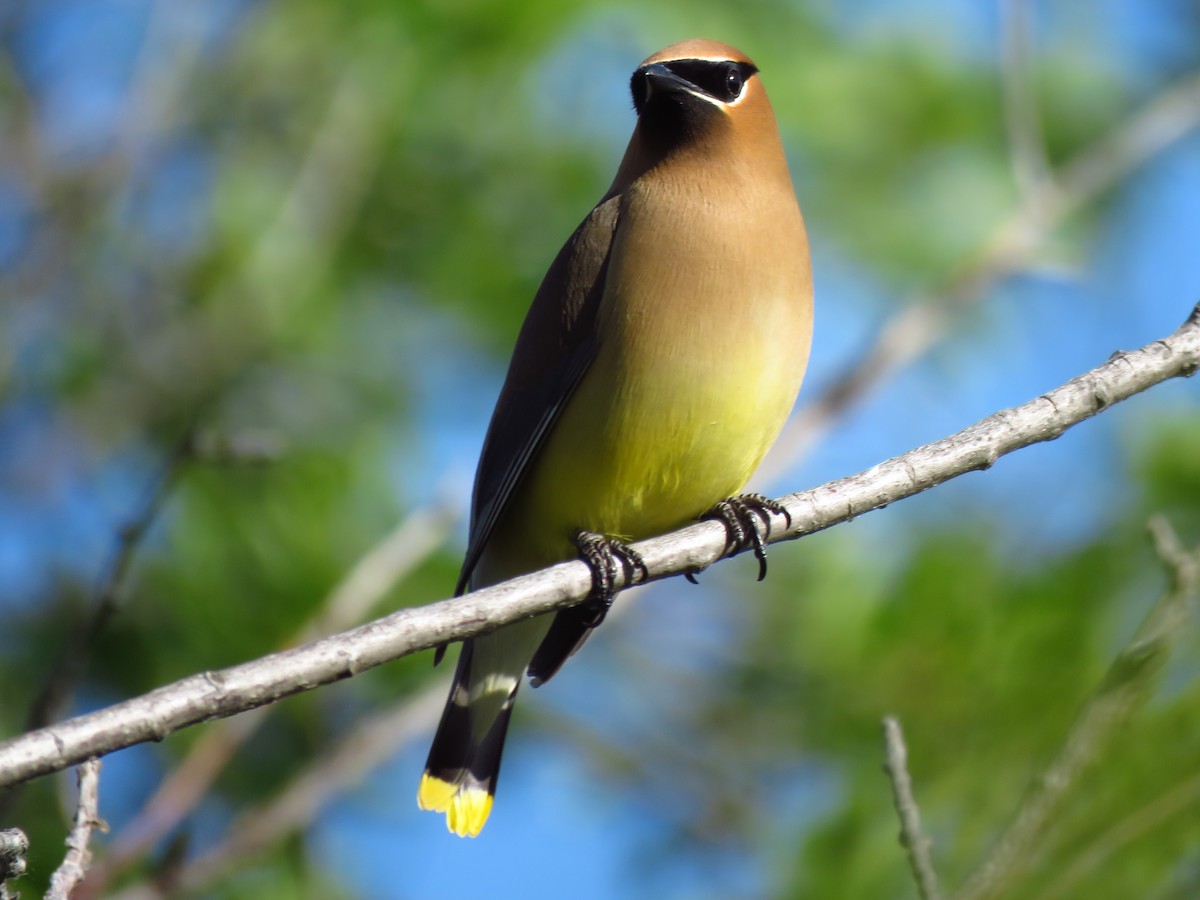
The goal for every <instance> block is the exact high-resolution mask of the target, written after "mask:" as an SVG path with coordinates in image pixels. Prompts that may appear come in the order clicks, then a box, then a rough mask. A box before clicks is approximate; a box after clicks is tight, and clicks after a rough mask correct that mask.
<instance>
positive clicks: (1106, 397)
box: [0, 306, 1200, 785]
mask: <svg viewBox="0 0 1200 900" xmlns="http://www.w3.org/2000/svg"><path fill="white" fill-rule="evenodd" d="M1197 369H1200V306H1197V307H1196V308H1195V309H1194V310H1193V311H1192V314H1191V316H1189V318H1188V320H1187V321H1186V322H1185V323H1184V324H1183V325H1182V326H1180V328H1179V329H1178V330H1177V331H1175V333H1174V334H1171V335H1169V336H1168V337H1166V338H1163V339H1161V340H1158V341H1154V342H1153V343H1151V344H1149V345H1147V346H1145V347H1143V348H1141V349H1140V350H1135V351H1132V352H1128V353H1117V354H1114V355H1113V356H1112V357H1111V358H1110V359H1109V361H1108V362H1106V363H1104V364H1103V365H1101V366H1098V367H1097V368H1095V369H1093V370H1091V371H1090V372H1087V373H1085V374H1083V375H1081V376H1079V377H1077V378H1073V379H1072V380H1071V381H1069V382H1067V383H1066V384H1065V385H1062V386H1061V387H1059V388H1056V389H1055V390H1053V391H1050V392H1049V393H1047V394H1043V395H1042V396H1041V397H1038V398H1036V399H1034V400H1031V401H1030V402H1028V403H1026V404H1024V405H1022V406H1020V407H1016V408H1014V409H1007V410H1002V411H1001V412H998V413H996V414H995V415H992V416H989V417H988V418H986V419H984V420H982V421H980V422H977V423H976V424H975V425H972V426H971V427H969V428H966V429H964V430H962V431H960V432H958V433H957V434H954V435H951V436H950V437H948V438H944V439H942V440H940V441H935V442H934V443H932V444H927V445H925V446H924V447H920V448H918V449H916V450H912V451H910V452H908V453H905V454H903V455H902V456H898V457H896V458H895V459H891V460H888V461H887V462H884V463H880V464H879V465H877V466H874V467H872V468H871V469H868V470H867V471H865V472H861V473H859V474H857V475H852V476H849V477H847V478H842V479H838V480H837V481H832V482H829V483H828V484H825V485H822V486H821V487H818V488H814V489H812V490H809V491H805V492H803V493H799V494H791V495H789V496H787V497H785V498H783V500H782V503H783V505H784V507H785V508H786V510H787V513H788V515H789V516H790V524H786V522H785V520H784V517H783V516H781V515H777V516H773V521H772V525H773V534H772V535H771V540H772V541H779V540H793V539H795V538H798V537H800V536H802V535H805V534H811V533H813V532H816V531H820V530H822V529H825V528H829V527H831V526H833V525H836V524H839V523H841V522H845V521H848V520H850V519H853V518H854V517H856V516H858V515H861V514H863V513H866V512H870V511H872V510H875V509H880V508H882V507H884V506H887V505H888V504H890V503H893V502H895V501H897V500H901V499H903V498H905V497H910V496H912V495H913V494H917V493H920V492H921V491H924V490H927V489H929V488H931V487H933V486H935V485H937V484H940V483H941V482H943V481H948V480H950V479H951V478H955V477H957V476H959V475H962V474H964V473H966V472H972V471H978V470H980V469H986V468H988V467H990V466H991V465H992V464H993V463H995V462H996V460H997V459H998V458H999V457H1001V456H1003V455H1005V454H1007V453H1011V452H1013V451H1014V450H1018V449H1020V448H1022V447H1027V446H1029V445H1031V444H1035V443H1039V442H1041V441H1049V440H1053V439H1054V438H1056V437H1058V436H1059V435H1061V434H1062V433H1063V432H1064V431H1066V430H1067V429H1068V428H1070V427H1072V426H1073V425H1076V424H1078V423H1079V422H1082V421H1084V420H1085V419H1088V418H1091V417H1092V416H1094V415H1096V414H1097V413H1100V412H1102V411H1103V410H1105V409H1107V408H1108V407H1110V406H1112V405H1113V404H1114V403H1118V402H1120V401H1122V400H1125V399H1128V398H1129V397H1132V396H1133V395H1135V394H1137V393H1140V392H1141V391H1144V390H1146V389H1148V388H1150V387H1152V386H1154V385H1156V384H1159V383H1161V382H1163V381H1166V380H1168V379H1171V378H1176V377H1183V376H1188V375H1192V374H1195V372H1196V371H1197ZM635 549H636V550H637V551H638V553H639V555H640V556H641V557H642V559H643V560H644V562H645V563H646V573H645V574H646V577H645V578H643V579H641V580H658V579H660V578H666V577H668V576H670V575H674V574H677V573H680V572H687V571H693V572H694V571H696V570H698V569H703V568H705V567H706V566H708V565H711V564H712V563H714V562H716V561H717V560H718V559H720V558H721V557H722V556H724V555H726V550H727V535H726V531H725V528H724V527H723V526H722V525H721V524H719V523H716V522H702V523H700V524H697V525H692V526H689V527H687V528H684V529H681V530H679V531H676V532H673V533H671V534H669V535H666V536H664V537H660V538H655V539H652V540H647V541H642V542H639V543H638V544H636V545H635ZM591 583H592V577H591V572H590V570H589V569H588V567H587V566H586V565H585V564H584V563H583V562H580V561H573V562H566V563H560V564H558V565H556V566H551V567H550V568H548V569H543V570H541V571H540V572H534V573H531V574H529V575H523V576H520V577H518V578H514V579H512V580H511V581H506V582H504V583H502V584H498V585H495V586H493V587H488V588H485V589H483V590H479V591H475V592H474V593H471V594H467V595H465V596H463V597H457V598H455V599H452V600H443V601H441V602H439V603H434V604H431V605H429V606H424V607H419V608H412V609H404V610H401V611H399V612H396V613H393V614H392V615H390V616H386V617H385V618H382V619H379V620H377V621H375V622H372V623H370V624H368V625H363V626H360V627H358V628H354V629H351V630H349V631H345V632H342V633H341V634H338V635H335V636H333V637H328V638H324V639H322V640H318V641H314V642H312V643H310V644H307V645H305V646H303V647H299V648H296V649H294V650H288V651H285V652H282V653H275V654H271V655H268V656H265V657H262V658H259V659H256V660H254V661H252V662H248V663H243V664H242V665H238V666H233V667H231V668H228V669H223V670H220V671H214V672H205V673H202V674H198V675H193V676H191V677H189V678H185V679H183V680H182V681H177V682H175V683H174V684H170V685H167V686H165V687H162V688H159V689H157V690H154V691H151V692H149V693H147V694H144V695H142V696H140V697H135V698H133V699H131V700H126V701H125V702H123V703H118V704H116V705H114V706H110V707H107V708H105V709H101V710H97V711H96V712H93V713H89V714H88V715H84V716H79V717H77V718H75V719H71V720H69V721H66V722H63V723H61V724H58V725H54V726H51V727H48V728H44V729H42V730H40V731H36V732H33V733H30V734H25V735H21V736H19V737H15V738H12V739H10V740H8V741H5V742H3V743H0V785H6V784H15V783H18V782H21V781H25V780H27V779H29V778H33V777H36V776H38V775H44V774H47V773H49V772H54V771H58V770H59V769H62V768H65V767H66V766H69V765H73V764H75V763H77V762H80V761H82V760H84V759H87V758H89V757H91V756H98V755H102V754H105V753H111V752H112V751H113V750H118V749H121V748H122V747H128V746H131V745H133V744H137V743H141V742H142V741H148V740H162V739H163V738H165V737H166V736H167V735H169V734H171V733H172V732H175V731H178V730H179V729H180V728H184V727H186V726H188V725H194V724H196V723H197V722H202V721H206V720H208V719H213V718H219V717H223V716H230V715H234V714H235V713H239V712H244V711H245V710H248V709H253V708H255V707H259V706H265V705H266V704H268V703H272V702H274V701H275V700H278V699H281V698H283V697H287V696H290V695H292V694H295V693H299V692H301V691H306V690H311V689H312V688H314V687H316V686H318V685H320V684H328V683H330V682H333V681H338V680H341V679H343V678H349V677H351V676H353V675H357V674H358V673H360V672H363V671H365V670H366V669H370V668H373V667H375V666H378V665H382V664H383V663H385V662H390V661H392V660H394V659H399V658H400V657H402V656H407V655H408V654H411V653H415V652H417V651H419V650H425V649H429V648H432V647H436V646H439V645H441V644H445V643H449V642H452V641H460V640H464V639H466V638H468V637H473V636H475V635H478V634H484V633H486V632H489V631H493V630H495V629H496V628H499V627H501V626H502V625H507V624H509V623H510V622H515V621H518V620H520V619H524V618H528V617H530V616H535V615H540V614H542V613H548V612H552V611H554V610H557V609H562V608H564V607H567V606H571V605H573V604H577V603H579V602H580V601H581V600H582V599H583V598H584V597H585V596H586V595H587V594H588V592H589V591H590V590H591ZM627 586H628V581H627V579H626V577H625V576H624V574H623V573H618V577H617V579H616V587H617V589H618V590H619V589H622V588H624V587H627Z"/></svg>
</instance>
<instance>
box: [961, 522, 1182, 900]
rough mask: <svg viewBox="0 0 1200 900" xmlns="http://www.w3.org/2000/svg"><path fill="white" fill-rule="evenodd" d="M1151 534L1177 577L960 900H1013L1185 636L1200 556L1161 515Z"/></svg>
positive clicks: (1151, 526)
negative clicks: (1075, 795)
mask: <svg viewBox="0 0 1200 900" xmlns="http://www.w3.org/2000/svg"><path fill="white" fill-rule="evenodd" d="M1149 529H1150V533H1151V536H1152V537H1153V538H1154V543H1155V547H1156V549H1157V550H1158V553H1159V556H1160V557H1161V558H1162V560H1163V562H1164V564H1165V565H1166V567H1167V569H1168V572H1169V574H1170V581H1171V583H1170V585H1169V586H1168V588H1167V590H1166V591H1165V592H1164V593H1163V595H1162V596H1161V597H1160V598H1159V599H1158V600H1157V601H1156V602H1155V604H1154V606H1153V608H1151V610H1150V612H1149V614H1148V615H1147V616H1146V619H1145V621H1143V622H1142V624H1141V626H1140V627H1139V628H1138V630H1137V632H1136V633H1135V634H1134V635H1133V637H1132V638H1131V639H1130V641H1129V643H1128V644H1126V646H1125V647H1124V648H1123V649H1122V650H1121V652H1120V653H1118V654H1117V657H1116V659H1114V660H1113V662H1112V665H1111V666H1109V669H1108V672H1107V673H1106V674H1105V676H1104V679H1103V680H1102V681H1101V682H1100V685H1099V686H1098V687H1097V688H1096V690H1095V692H1094V693H1093V694H1092V696H1091V697H1090V698H1088V700H1087V702H1086V703H1085V704H1084V706H1083V709H1081V710H1080V712H1079V715H1078V716H1077V717H1076V719H1075V722H1074V723H1073V724H1072V726H1071V730H1070V732H1069V733H1068V734H1067V738H1066V740H1065V741H1064V742H1063V745H1062V748H1061V749H1060V750H1059V752H1058V756H1057V757H1055V759H1054V761H1053V762H1052V763H1051V764H1050V765H1049V767H1048V768H1047V769H1046V771H1045V772H1044V773H1043V774H1042V775H1041V776H1040V777H1039V778H1038V779H1037V781H1036V782H1035V783H1034V785H1033V786H1032V787H1031V788H1030V790H1029V792H1028V793H1027V794H1026V796H1025V799H1024V800H1023V801H1022V803H1021V808H1020V809H1019V810H1018V811H1017V815H1016V817H1015V818H1014V819H1013V821H1012V823H1011V824H1010V825H1009V827H1008V829H1007V830H1006V831H1005V833H1004V835H1003V836H1002V837H1001V838H1000V841H999V843H998V844H997V846H996V849H995V850H994V851H993V853H992V855H991V857H990V858H989V859H988V860H987V861H986V862H985V863H984V864H983V865H982V866H980V867H979V869H978V871H976V872H975V874H973V875H972V876H971V878H970V879H969V880H968V881H967V884H966V886H965V887H964V888H963V890H962V892H961V893H960V894H959V900H984V898H991V897H1000V896H1008V895H1009V894H1010V893H1011V888H1012V886H1013V883H1014V882H1015V880H1016V879H1017V878H1019V877H1020V876H1021V874H1022V873H1023V872H1025V871H1026V870H1028V868H1029V867H1030V866H1031V865H1032V864H1033V862H1034V860H1035V858H1036V851H1037V849H1038V847H1039V845H1040V844H1041V843H1042V842H1043V840H1044V837H1045V832H1046V827H1047V825H1048V824H1049V823H1050V821H1051V818H1052V816H1053V814H1054V812H1055V811H1056V810H1057V809H1058V808H1059V806H1060V804H1061V803H1062V801H1063V799H1064V798H1065V797H1066V796H1067V793H1068V792H1069V791H1070V789H1071V788H1072V787H1073V786H1074V784H1075V783H1076V781H1077V780H1078V778H1079V776H1080V775H1081V774H1082V773H1083V772H1084V771H1085V770H1086V769H1087V768H1088V767H1089V766H1090V765H1091V764H1092V763H1094V762H1095V761H1096V759H1097V758H1098V757H1099V756H1100V754H1101V753H1102V752H1103V751H1104V749H1105V748H1106V747H1107V746H1108V744H1109V742H1110V741H1111V740H1112V739H1113V737H1115V736H1116V735H1117V734H1118V733H1119V732H1120V730H1121V729H1122V728H1123V727H1124V726H1125V725H1126V724H1127V723H1128V721H1129V719H1130V718H1131V717H1132V716H1133V714H1134V713H1135V712H1136V711H1137V710H1138V708H1139V707H1140V706H1141V705H1142V702H1143V701H1144V700H1145V698H1146V696H1147V694H1148V693H1149V688H1150V686H1151V684H1153V682H1154V678H1155V676H1156V675H1157V674H1158V673H1159V671H1160V670H1161V669H1162V667H1163V665H1164V664H1165V663H1166V660H1167V657H1168V656H1169V655H1170V652H1171V650H1172V648H1173V646H1174V644H1175V643H1176V641H1177V640H1178V638H1179V635H1180V633H1181V632H1182V631H1183V630H1184V629H1183V627H1182V626H1183V625H1184V624H1185V623H1186V621H1187V620H1188V618H1189V616H1190V613H1191V606H1192V605H1193V604H1194V603H1195V602H1196V598H1197V596H1200V550H1198V551H1197V552H1196V553H1194V554H1189V553H1186V552H1185V551H1184V550H1183V549H1182V548H1181V547H1180V545H1179V539H1178V538H1177V537H1176V536H1175V533H1174V531H1172V529H1171V526H1170V525H1169V524H1168V523H1167V521H1166V520H1165V519H1163V518H1162V517H1160V516H1156V517H1155V518H1153V519H1151V520H1150V523H1149Z"/></svg>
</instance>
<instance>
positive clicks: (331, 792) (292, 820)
mask: <svg viewBox="0 0 1200 900" xmlns="http://www.w3.org/2000/svg"><path fill="white" fill-rule="evenodd" d="M449 688H450V683H449V677H448V676H447V677H446V678H438V679H435V680H434V681H432V682H430V683H429V684H427V685H425V686H424V687H423V688H422V689H421V690H420V691H419V692H418V693H417V694H415V695H413V696H410V697H405V698H404V701H403V702H401V703H398V704H396V705H395V706H393V707H392V708H391V709H388V710H385V711H383V712H381V713H378V714H376V715H373V716H370V717H369V718H367V719H365V720H364V721H363V722H361V723H359V724H358V725H357V726H356V727H355V728H354V730H353V731H351V732H350V733H349V734H348V735H346V737H345V738H344V739H342V740H341V741H339V742H338V744H337V746H336V747H334V748H333V750H332V752H329V753H326V754H323V755H322V757H321V758H320V759H318V760H317V761H316V762H315V763H314V764H313V765H311V766H309V767H308V768H307V769H306V770H304V771H303V772H302V773H300V776H299V777H298V778H295V779H293V780H292V781H291V782H289V783H288V784H287V785H286V786H285V787H284V789H283V790H282V791H280V792H279V794H277V795H276V796H275V797H273V798H272V799H271V800H270V801H268V802H267V803H266V804H264V805H263V806H261V807H259V808H257V809H253V810H251V811H250V812H249V813H247V814H246V815H244V816H242V817H240V818H239V819H238V820H237V821H235V822H234V823H233V826H232V827H231V828H230V829H229V831H228V833H227V834H226V835H225V837H224V838H223V839H222V840H221V842H220V843H219V844H217V845H216V846H215V847H213V848H212V849H211V850H209V851H208V852H206V853H205V854H204V855H202V856H199V857H197V858H196V859H193V860H191V861H189V862H188V863H186V864H185V865H184V866H182V867H181V868H180V869H179V871H178V874H177V878H176V880H175V881H174V882H173V883H172V885H171V887H172V888H173V889H175V890H179V891H183V892H187V893H194V892H199V891H202V890H203V889H204V888H205V886H206V885H209V884H211V883H212V882H213V880H214V879H215V878H217V877H219V876H220V875H221V874H222V873H224V872H226V871H228V870H229V869H231V868H233V867H234V866H237V865H240V864H242V863H245V862H247V861H249V860H251V859H254V858H255V857H256V856H257V855H258V854H259V853H261V852H262V850H263V848H265V847H268V846H270V845H271V844H273V843H275V842H276V841H278V840H280V839H281V838H283V837H284V836H286V835H288V834H290V833H292V832H294V831H297V830H299V829H301V828H304V827H305V826H307V825H309V824H311V823H312V822H313V820H314V819H316V817H317V815H318V814H319V813H320V812H321V810H322V809H324V808H325V806H326V805H327V804H328V803H329V802H330V801H331V800H332V799H333V798H334V797H335V796H336V795H337V794H338V793H340V792H342V791H345V790H346V789H347V788H349V787H351V786H352V785H354V784H357V783H358V782H359V781H361V780H362V778H363V777H365V776H366V774H367V773H368V772H370V771H371V770H373V769H374V768H376V767H377V766H379V765H381V764H383V762H384V761H386V760H387V759H389V758H391V757H392V756H393V755H394V754H395V750H396V747H398V746H400V745H401V744H403V743H405V742H407V741H410V740H413V739H415V738H417V737H419V736H422V735H426V734H427V733H428V732H429V731H430V724H431V723H432V722H434V721H436V718H437V715H438V713H440V712H441V711H442V708H443V706H444V705H445V703H446V692H447V691H448V690H449Z"/></svg>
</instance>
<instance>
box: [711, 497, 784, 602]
mask: <svg viewBox="0 0 1200 900" xmlns="http://www.w3.org/2000/svg"><path fill="white" fill-rule="evenodd" d="M770 513H776V514H778V515H781V516H783V518H784V521H785V522H787V524H788V527H791V524H792V517H791V514H790V513H788V511H787V510H786V509H785V508H784V506H783V504H781V503H778V502H776V501H774V500H772V499H770V498H769V497H764V496H763V495H762V494H742V495H741V496H739V497H730V498H729V499H728V500H722V501H721V502H720V503H718V504H716V505H715V506H714V507H713V508H712V509H710V510H709V511H708V512H706V513H705V514H704V515H703V516H701V517H700V518H702V519H717V520H719V521H720V522H721V524H723V525H724V526H725V532H726V541H725V552H726V553H736V552H738V551H741V550H749V549H751V548H753V550H754V557H755V559H757V560H758V580H759V581H762V580H763V579H764V578H766V577H767V545H766V538H769V537H770V536H771V516H770ZM759 520H761V521H762V525H763V530H762V531H761V532H760V531H759V529H758V523H759Z"/></svg>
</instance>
